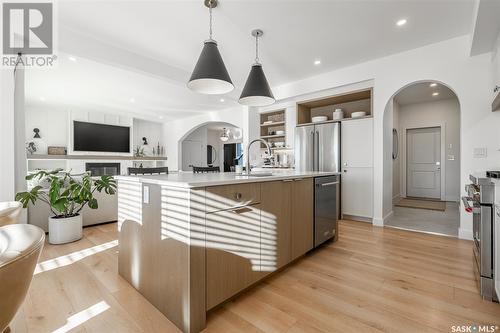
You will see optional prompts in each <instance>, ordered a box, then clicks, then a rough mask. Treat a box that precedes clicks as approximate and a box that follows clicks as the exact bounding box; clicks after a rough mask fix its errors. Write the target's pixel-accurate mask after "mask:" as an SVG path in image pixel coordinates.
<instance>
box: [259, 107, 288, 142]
mask: <svg viewBox="0 0 500 333" xmlns="http://www.w3.org/2000/svg"><path fill="white" fill-rule="evenodd" d="M260 138H261V139H264V140H266V141H267V142H268V143H269V145H270V146H271V148H272V149H283V148H285V147H286V117H285V110H277V111H270V112H265V113H261V114H260ZM277 142H278V143H279V142H283V143H284V146H285V147H277V145H276V143H277ZM278 145H279V144H278ZM261 148H265V146H264V145H263V144H262V145H261Z"/></svg>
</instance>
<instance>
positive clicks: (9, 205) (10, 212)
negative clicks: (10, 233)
mask: <svg viewBox="0 0 500 333" xmlns="http://www.w3.org/2000/svg"><path fill="white" fill-rule="evenodd" d="M22 209H23V207H22V204H21V203H20V202H19V201H9V202H0V227H1V226H4V225H7V224H15V223H17V222H18V219H19V214H21V210H22Z"/></svg>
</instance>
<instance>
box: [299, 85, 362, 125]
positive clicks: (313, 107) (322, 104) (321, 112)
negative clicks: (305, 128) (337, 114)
mask: <svg viewBox="0 0 500 333" xmlns="http://www.w3.org/2000/svg"><path fill="white" fill-rule="evenodd" d="M335 109H342V111H343V112H344V118H343V119H342V120H340V121H345V120H353V119H362V118H366V117H370V116H371V115H372V90H371V89H368V90H360V91H354V92H351V93H347V94H341V95H335V96H330V97H325V98H321V99H315V100H310V101H303V102H299V103H297V126H300V125H305V124H311V123H312V121H311V119H312V117H316V116H327V117H328V120H327V121H325V122H333V121H339V120H332V117H333V111H334V110H335ZM356 111H365V112H366V117H359V118H351V114H352V113H353V112H356ZM315 124H319V123H315Z"/></svg>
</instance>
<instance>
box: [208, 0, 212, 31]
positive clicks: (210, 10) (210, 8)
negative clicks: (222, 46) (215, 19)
mask: <svg viewBox="0 0 500 333" xmlns="http://www.w3.org/2000/svg"><path fill="white" fill-rule="evenodd" d="M208 12H209V13H210V30H209V35H210V40H212V24H213V23H212V1H210V2H209V6H208Z"/></svg>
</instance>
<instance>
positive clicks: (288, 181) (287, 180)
mask: <svg viewBox="0 0 500 333" xmlns="http://www.w3.org/2000/svg"><path fill="white" fill-rule="evenodd" d="M283 182H285V183H290V182H293V179H283Z"/></svg>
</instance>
